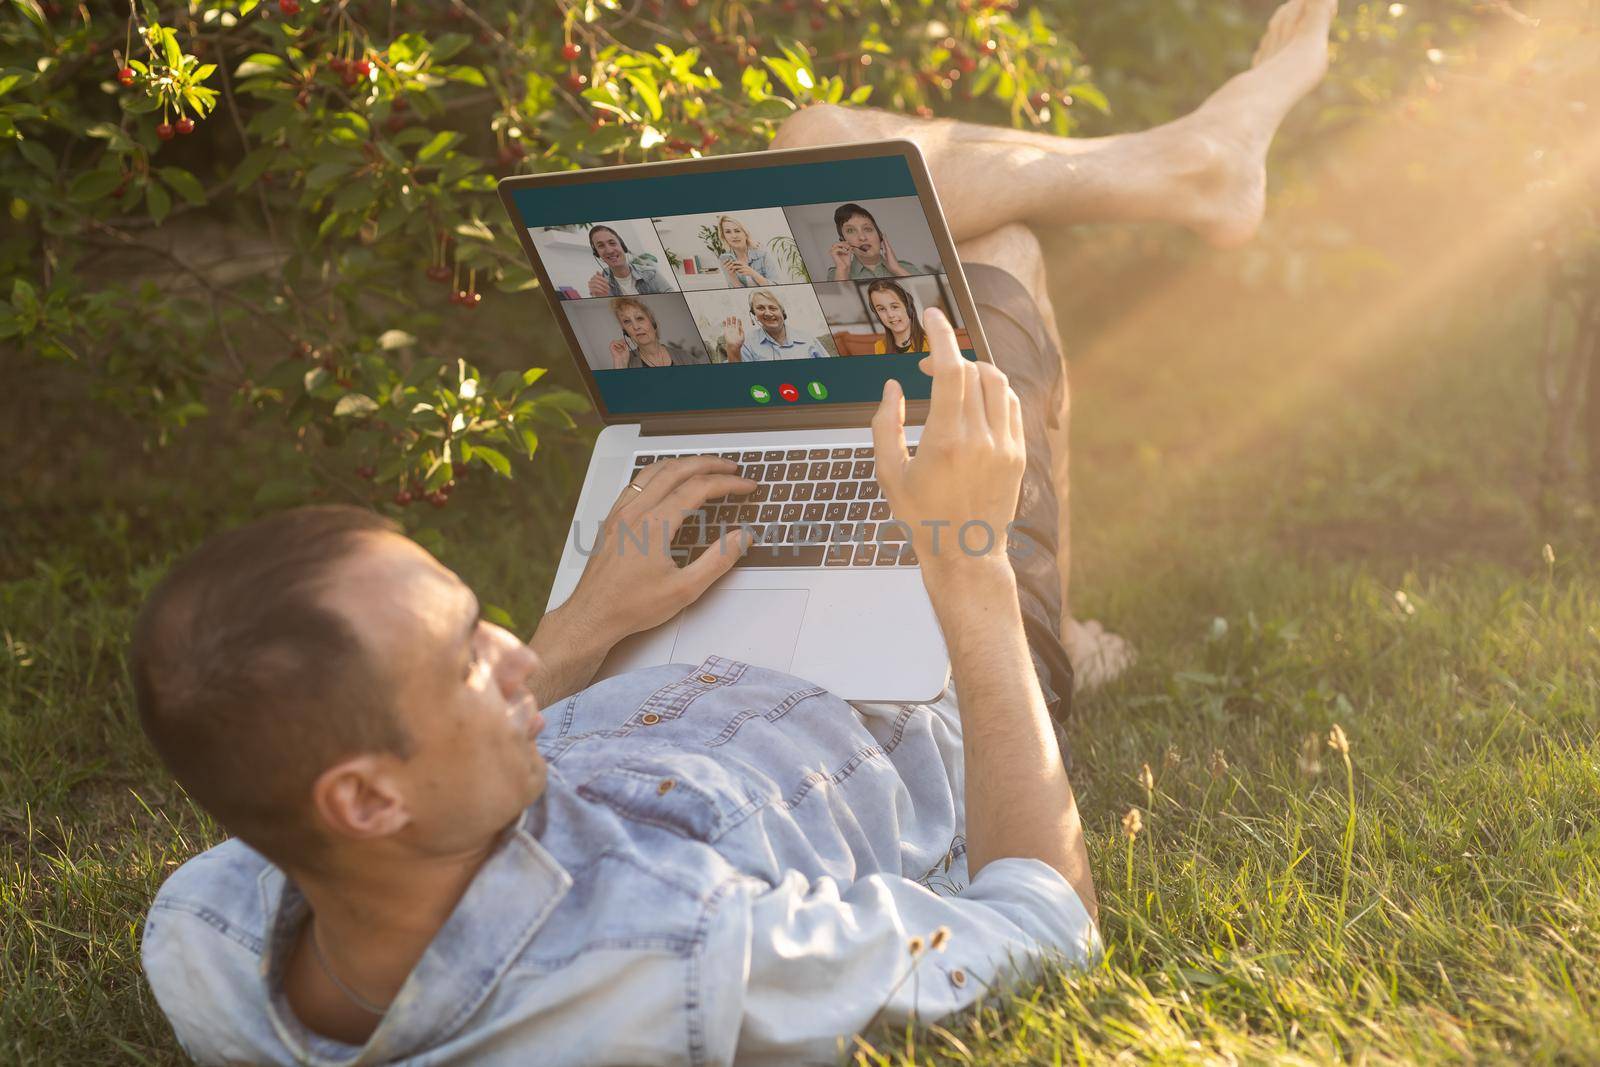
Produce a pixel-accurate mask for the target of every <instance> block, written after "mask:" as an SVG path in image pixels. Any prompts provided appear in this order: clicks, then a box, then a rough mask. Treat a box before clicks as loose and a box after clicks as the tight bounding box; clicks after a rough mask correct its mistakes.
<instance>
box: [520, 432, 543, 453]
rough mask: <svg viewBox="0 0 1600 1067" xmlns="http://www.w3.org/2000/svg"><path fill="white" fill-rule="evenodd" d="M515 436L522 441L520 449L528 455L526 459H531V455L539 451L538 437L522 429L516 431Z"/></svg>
mask: <svg viewBox="0 0 1600 1067" xmlns="http://www.w3.org/2000/svg"><path fill="white" fill-rule="evenodd" d="M517 436H518V437H520V438H521V439H522V447H523V449H524V451H526V452H527V453H528V458H529V459H532V458H533V454H534V453H535V452H537V451H538V450H539V435H538V434H536V433H534V432H533V431H532V430H530V429H527V428H526V427H524V428H523V429H521V430H519V431H517Z"/></svg>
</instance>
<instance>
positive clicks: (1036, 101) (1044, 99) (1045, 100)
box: [1033, 90, 1050, 107]
mask: <svg viewBox="0 0 1600 1067" xmlns="http://www.w3.org/2000/svg"><path fill="white" fill-rule="evenodd" d="M1049 103H1050V94H1049V93H1047V92H1044V91H1042V90H1041V91H1040V92H1037V93H1034V94H1033V106H1034V107H1046V106H1048V105H1049Z"/></svg>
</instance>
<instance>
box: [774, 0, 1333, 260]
mask: <svg viewBox="0 0 1600 1067" xmlns="http://www.w3.org/2000/svg"><path fill="white" fill-rule="evenodd" d="M1335 6H1336V0H1288V2H1287V3H1285V4H1284V5H1283V6H1282V7H1280V8H1279V9H1278V10H1277V12H1276V13H1274V15H1273V16H1272V20H1271V22H1270V23H1269V24H1268V27H1267V32H1266V34H1265V36H1263V38H1262V40H1261V45H1260V47H1259V48H1258V49H1257V52H1256V59H1255V65H1254V66H1253V67H1252V68H1251V69H1250V70H1248V71H1246V72H1244V73H1243V74H1240V75H1238V76H1236V77H1234V78H1233V79H1231V80H1230V81H1228V82H1227V83H1226V84H1225V85H1223V86H1222V88H1221V89H1218V90H1217V91H1216V92H1215V93H1214V94H1212V96H1211V98H1210V99H1208V100H1207V101H1206V102H1205V103H1204V104H1202V105H1201V106H1200V107H1199V108H1198V109H1197V110H1196V111H1195V112H1193V113H1192V114H1189V115H1186V116H1184V117H1183V118H1181V119H1178V120H1177V121H1175V122H1170V123H1168V124H1166V125H1165V126H1158V127H1156V128H1155V129H1152V130H1145V131H1143V132H1140V133H1131V134H1118V135H1116V136H1113V137H1095V138H1085V139H1070V138H1063V137H1056V136H1053V135H1050V134H1041V133H1030V132H1027V131H1023V130H1008V129H1001V128H998V127H991V126H977V125H972V124H970V123H964V122H957V121H954V120H951V119H928V120H923V119H913V118H907V117H905V116H904V115H896V114H891V113H889V112H885V111H876V110H870V109H866V108H846V107H838V106H831V105H824V106H816V107H810V108H807V109H805V110H804V111H800V112H797V113H796V114H795V115H793V116H791V117H790V118H789V119H788V121H786V122H785V123H784V124H783V127H782V128H781V129H780V130H779V131H778V136H777V138H776V139H775V140H774V141H773V146H774V147H776V148H793V147H799V146H802V145H817V144H837V143H841V142H846V141H871V140H880V139H887V138H896V137H903V138H908V139H910V140H913V141H915V142H916V143H917V145H918V147H920V148H921V149H922V153H923V155H924V156H925V157H926V158H927V160H928V166H929V169H930V171H931V172H932V174H933V180H934V184H935V185H936V186H937V187H938V189H939V199H940V201H941V202H942V203H943V204H944V207H945V217H946V218H947V220H948V221H949V224H950V230H951V233H952V234H953V235H954V237H955V238H956V240H958V241H959V240H962V239H964V238H969V237H976V236H979V235H981V234H986V233H989V232H990V231H992V230H996V229H998V228H999V227H1001V226H1004V225H1005V224H1006V223H1008V222H1022V223H1028V224H1032V225H1063V224H1072V223H1083V222H1173V223H1178V224H1180V225H1183V226H1187V227H1189V228H1190V229H1193V230H1195V231H1196V232H1197V233H1199V234H1201V235H1202V236H1204V237H1205V238H1206V239H1207V240H1209V241H1212V242H1214V243H1216V244H1219V245H1232V244H1238V243H1239V242H1241V241H1244V240H1248V239H1249V238H1250V237H1251V236H1252V235H1253V234H1254V233H1255V231H1256V228H1257V227H1258V226H1259V225H1260V222H1261V214H1262V210H1263V206H1264V203H1265V193H1266V169H1265V167H1266V154H1267V148H1268V146H1270V144H1271V143H1272V137H1273V134H1274V133H1275V132H1276V131H1277V128H1278V124H1279V123H1280V122H1282V121H1283V117H1284V115H1286V114H1287V113H1288V111H1289V109H1290V108H1291V107H1293V106H1294V104H1295V103H1296V102H1297V101H1298V100H1299V99H1300V98H1301V97H1303V96H1304V95H1305V94H1306V93H1307V92H1309V91H1310V90H1311V89H1312V87H1314V86H1315V85H1316V84H1317V82H1319V81H1320V80H1321V79H1322V76H1323V74H1324V73H1326V71H1327V65H1328V27H1329V24H1330V21H1331V20H1332V17H1333V12H1334V9H1335ZM1001 174H1003V175H1004V176H1005V181H1004V187H1003V189H1002V188H996V183H995V176H996V175H1001Z"/></svg>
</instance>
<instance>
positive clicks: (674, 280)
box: [530, 196, 961, 373]
mask: <svg viewBox="0 0 1600 1067" xmlns="http://www.w3.org/2000/svg"><path fill="white" fill-rule="evenodd" d="M884 199H893V200H902V201H909V202H910V203H911V204H913V205H915V207H916V210H917V213H918V215H919V216H921V214H922V212H921V203H920V201H919V200H918V198H916V197H914V196H913V197H894V198H866V199H865V200H864V203H881V202H882V200H884ZM849 202H850V201H845V202H841V203H829V202H824V203H819V204H797V205H777V206H776V207H777V210H779V211H781V212H782V213H783V216H784V220H785V227H784V232H783V234H782V235H781V236H784V237H787V238H788V239H789V240H790V241H794V242H795V243H796V245H797V246H798V240H797V238H796V237H795V221H794V216H793V215H792V214H791V212H798V211H804V210H806V209H814V208H819V207H826V208H827V209H828V211H829V214H830V216H831V213H832V210H833V209H834V208H837V207H840V206H843V203H849ZM751 210H759V209H751ZM868 210H869V211H870V210H871V209H870V208H869V209H868ZM749 213H751V211H750V210H747V212H746V214H749ZM707 214H711V213H695V214H689V215H675V216H673V215H663V216H641V217H638V218H628V219H616V220H614V222H615V224H617V225H643V226H647V227H648V229H649V230H650V232H651V234H652V236H653V237H654V239H655V244H656V246H657V247H659V248H661V249H662V250H663V252H665V251H666V249H667V238H666V236H665V235H664V234H663V233H662V232H661V226H660V225H658V223H661V224H666V223H670V222H672V221H673V220H675V219H686V218H696V217H702V216H704V215H707ZM725 214H726V215H727V216H729V217H732V218H734V219H736V220H737V219H738V218H739V216H738V215H736V214H734V213H733V212H727V213H725ZM874 221H876V220H875V219H874ZM922 223H923V226H924V227H925V228H926V225H927V224H926V218H925V216H923V217H922ZM610 224H611V223H605V222H597V223H590V224H578V225H580V226H584V227H585V229H584V233H585V239H586V240H588V236H587V234H588V230H589V229H592V227H594V226H606V225H610ZM741 226H743V222H742V221H741ZM555 228H556V227H551V226H542V227H531V228H530V236H533V237H534V246H535V249H536V250H539V252H540V255H541V256H544V250H543V249H542V248H541V247H540V242H539V239H538V236H537V235H538V234H539V233H540V231H546V232H547V231H549V230H551V229H555ZM875 228H877V229H878V231H879V239H880V240H883V239H884V237H886V236H887V227H883V226H876V227H875ZM568 232H571V231H568ZM746 232H747V233H748V232H749V231H748V229H746ZM836 232H837V231H836ZM624 240H625V239H624ZM770 241H771V239H770V238H769V239H768V241H767V242H762V243H763V244H770ZM888 243H889V244H890V246H891V247H892V243H893V238H892V237H888ZM591 249H592V244H591ZM707 251H711V250H710V248H709V246H707ZM628 254H630V255H637V254H638V253H633V252H631V250H629V252H628ZM881 255H882V252H881V251H880V256H881ZM935 255H936V256H937V251H935ZM719 258H720V257H719ZM897 258H898V257H897ZM658 262H660V264H661V265H660V268H659V271H658V273H659V274H660V275H664V276H665V277H666V278H668V279H670V282H671V284H672V286H673V288H672V290H671V291H669V292H665V293H653V294H639V295H634V294H629V295H634V298H635V299H638V300H639V301H640V302H641V303H643V304H645V305H646V306H650V305H654V304H659V303H660V302H662V301H669V302H670V301H674V300H675V301H677V303H678V304H679V305H681V309H682V310H683V311H684V312H685V313H686V314H688V316H689V317H690V319H691V320H692V321H696V324H697V328H696V333H698V334H699V338H700V343H701V344H702V345H703V346H704V348H703V350H704V352H705V354H706V357H707V358H706V362H708V363H710V364H714V365H715V364H723V363H728V362H731V361H729V360H728V359H727V358H726V354H725V352H723V351H722V339H721V337H720V336H715V335H713V336H707V334H706V333H705V331H704V330H702V329H699V327H698V320H696V318H695V315H694V308H693V307H691V306H690V301H689V299H688V297H689V296H691V295H694V296H703V295H705V294H706V293H708V292H739V293H750V294H754V293H756V292H759V291H761V290H767V291H772V292H785V293H786V292H789V291H792V290H796V289H800V288H806V289H808V290H809V293H808V295H809V296H810V297H811V302H812V308H813V309H814V310H815V312H816V314H817V316H819V317H820V318H821V320H822V321H823V322H824V323H826V325H827V327H828V329H829V331H833V330H837V329H840V328H843V327H848V326H853V325H857V324H858V322H859V321H860V320H859V319H857V318H854V317H851V318H844V317H842V315H841V314H839V313H833V314H830V313H829V312H828V311H827V309H826V308H825V307H824V306H823V301H822V292H821V289H822V287H824V286H843V285H851V286H854V287H855V288H856V289H857V291H858V292H862V291H864V288H865V286H866V285H867V284H869V283H870V282H871V281H874V280H877V279H876V278H870V277H869V278H848V277H847V278H845V279H834V278H832V277H831V274H832V266H833V265H832V264H831V263H830V264H829V270H828V272H827V274H826V275H825V280H823V281H820V282H819V281H818V280H817V279H816V277H815V271H814V270H813V264H811V263H809V262H806V261H805V257H804V256H803V255H802V264H803V266H804V269H805V271H806V273H807V275H808V277H809V279H810V280H809V281H806V282H775V283H769V284H767V285H754V286H745V285H738V284H735V283H734V282H733V281H731V280H730V279H729V278H728V277H727V274H726V272H723V271H720V270H719V271H716V272H715V273H717V274H719V275H721V276H722V281H721V284H719V285H717V286H714V287H710V288H707V289H699V290H690V291H685V290H684V289H683V288H682V285H681V281H680V279H679V277H678V273H679V268H676V267H674V266H673V264H672V263H671V261H670V260H668V259H663V260H661V261H658ZM902 265H903V263H902ZM911 265H912V266H913V267H916V268H918V270H917V271H915V272H913V273H908V274H906V275H889V276H887V280H890V281H901V282H905V283H910V282H911V280H912V279H914V278H929V277H931V278H935V279H937V283H936V284H937V288H938V293H939V296H940V298H941V302H942V303H944V304H945V306H947V307H948V308H950V309H951V311H952V312H953V313H954V317H956V318H957V319H958V320H959V312H958V311H956V306H955V303H954V300H953V298H952V294H951V293H950V289H949V283H948V271H946V270H945V268H944V263H943V261H942V259H938V258H936V259H935V260H934V262H933V263H931V264H925V263H919V262H916V261H912V263H911ZM929 268H931V269H929ZM546 269H547V272H548V271H549V264H548V263H547V264H546ZM597 273H599V271H598V270H597ZM706 273H712V272H706ZM619 299H622V297H619V296H616V295H614V294H608V295H606V296H598V295H595V294H593V293H587V292H585V291H584V290H583V289H581V288H580V289H578V295H577V298H576V299H573V298H570V297H567V296H565V295H563V296H562V297H561V303H562V305H563V307H564V308H565V309H566V311H567V315H568V319H569V322H570V323H571V324H572V326H573V332H574V333H575V334H580V335H581V332H582V331H580V329H579V328H578V323H577V322H574V321H572V320H573V316H574V313H575V312H576V307H575V306H574V305H580V304H584V303H586V302H589V301H615V300H619ZM860 299H861V300H862V303H863V304H865V302H866V301H865V297H864V296H861V297H860ZM747 302H748V301H747ZM808 310H810V309H808ZM919 310H920V305H919ZM747 317H748V318H750V321H746V322H744V323H743V325H744V328H745V332H746V337H747V338H748V337H749V336H750V331H752V330H759V329H760V327H759V325H757V324H756V323H755V322H754V321H753V317H749V316H747ZM866 322H867V324H868V326H869V327H871V328H872V330H873V332H874V333H876V334H877V335H878V336H883V335H884V333H886V331H885V330H884V328H883V327H882V326H881V324H878V323H877V322H876V321H875V318H873V317H871V313H870V312H869V313H868V317H867V319H866ZM956 324H957V326H960V325H961V323H960V322H959V321H957V323H956ZM713 325H715V323H713ZM817 340H818V341H819V342H823V345H824V348H825V349H826V353H825V354H826V355H827V356H829V357H837V356H841V355H844V353H841V352H838V351H836V350H834V345H833V343H832V338H829V339H828V340H827V341H823V339H822V338H820V337H819V338H817ZM584 357H585V360H586V361H587V363H588V365H589V367H590V369H591V370H593V371H594V372H596V373H600V372H603V371H615V370H628V369H639V368H618V367H614V366H609V365H608V364H609V363H610V361H611V355H610V353H609V352H605V353H596V352H591V351H590V350H589V348H588V347H587V346H586V347H585V348H584ZM779 358H780V359H804V358H808V354H807V353H805V352H801V353H798V354H796V355H789V356H780V357H779ZM650 369H665V368H650Z"/></svg>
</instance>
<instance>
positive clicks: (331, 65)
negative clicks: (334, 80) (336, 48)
mask: <svg viewBox="0 0 1600 1067" xmlns="http://www.w3.org/2000/svg"><path fill="white" fill-rule="evenodd" d="M347 64H348V60H346V59H345V58H344V56H333V57H332V58H330V59H329V60H328V69H329V70H331V71H333V72H334V73H335V74H343V73H344V68H345V66H346V65H347Z"/></svg>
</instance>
